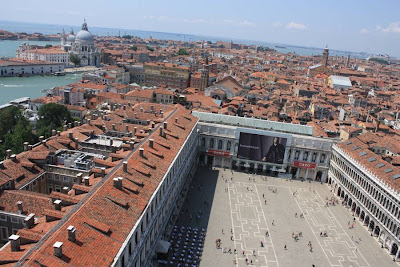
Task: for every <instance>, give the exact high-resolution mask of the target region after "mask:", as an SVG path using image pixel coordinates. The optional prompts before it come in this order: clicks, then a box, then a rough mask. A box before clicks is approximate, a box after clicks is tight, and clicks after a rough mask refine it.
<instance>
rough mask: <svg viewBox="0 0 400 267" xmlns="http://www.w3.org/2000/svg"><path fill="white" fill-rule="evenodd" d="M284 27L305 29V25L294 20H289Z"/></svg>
mask: <svg viewBox="0 0 400 267" xmlns="http://www.w3.org/2000/svg"><path fill="white" fill-rule="evenodd" d="M286 28H288V29H295V30H305V29H307V26H306V25H304V24H301V23H296V22H293V21H292V22H290V23H288V24H287V25H286Z"/></svg>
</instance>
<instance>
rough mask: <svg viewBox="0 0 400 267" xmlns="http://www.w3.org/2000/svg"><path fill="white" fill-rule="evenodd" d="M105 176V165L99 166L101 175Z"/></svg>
mask: <svg viewBox="0 0 400 267" xmlns="http://www.w3.org/2000/svg"><path fill="white" fill-rule="evenodd" d="M104 176H106V168H105V167H101V177H104ZM88 183H89V180H88Z"/></svg>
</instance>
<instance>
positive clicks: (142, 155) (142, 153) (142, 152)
mask: <svg viewBox="0 0 400 267" xmlns="http://www.w3.org/2000/svg"><path fill="white" fill-rule="evenodd" d="M139 155H140V156H141V157H142V158H144V148H142V147H141V148H139Z"/></svg>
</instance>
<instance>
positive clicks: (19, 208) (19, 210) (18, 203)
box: [17, 201, 23, 214]
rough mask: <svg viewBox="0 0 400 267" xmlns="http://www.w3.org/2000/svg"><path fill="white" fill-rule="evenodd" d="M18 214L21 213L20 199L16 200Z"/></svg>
mask: <svg viewBox="0 0 400 267" xmlns="http://www.w3.org/2000/svg"><path fill="white" fill-rule="evenodd" d="M17 207H18V214H22V212H23V210H22V201H17Z"/></svg>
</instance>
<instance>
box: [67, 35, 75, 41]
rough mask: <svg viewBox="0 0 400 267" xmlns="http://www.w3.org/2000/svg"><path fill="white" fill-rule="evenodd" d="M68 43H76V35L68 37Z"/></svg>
mask: <svg viewBox="0 0 400 267" xmlns="http://www.w3.org/2000/svg"><path fill="white" fill-rule="evenodd" d="M67 41H68V42H70V43H73V42H75V35H73V34H70V35H68V38H67Z"/></svg>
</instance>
